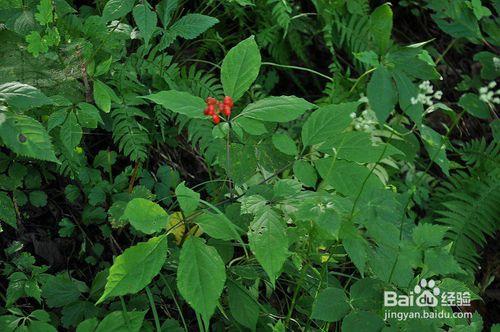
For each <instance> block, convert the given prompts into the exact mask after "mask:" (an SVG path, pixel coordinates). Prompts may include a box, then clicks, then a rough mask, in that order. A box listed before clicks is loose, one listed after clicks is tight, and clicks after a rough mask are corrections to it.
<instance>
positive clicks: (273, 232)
mask: <svg viewBox="0 0 500 332" xmlns="http://www.w3.org/2000/svg"><path fill="white" fill-rule="evenodd" d="M248 242H249V244H250V249H251V250H252V252H253V253H254V255H255V258H257V261H258V262H259V263H260V265H262V267H263V268H264V271H266V273H267V275H268V276H269V279H270V280H271V283H272V284H273V285H274V283H275V281H276V278H277V277H278V276H279V274H280V271H281V268H282V267H283V264H284V263H285V261H286V259H287V257H288V237H287V235H286V229H285V225H284V221H283V220H281V218H280V216H279V215H278V214H277V213H276V212H274V211H273V210H271V209H265V211H264V212H261V213H260V214H258V215H257V216H256V217H255V219H254V220H253V221H252V223H251V224H250V227H249V230H248Z"/></svg>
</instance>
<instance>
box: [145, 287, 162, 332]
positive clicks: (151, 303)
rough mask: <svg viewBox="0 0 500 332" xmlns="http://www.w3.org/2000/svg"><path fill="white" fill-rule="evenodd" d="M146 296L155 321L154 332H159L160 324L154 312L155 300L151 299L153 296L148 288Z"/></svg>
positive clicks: (156, 313)
mask: <svg viewBox="0 0 500 332" xmlns="http://www.w3.org/2000/svg"><path fill="white" fill-rule="evenodd" d="M146 294H147V295H148V300H149V305H150V307H151V311H152V312H153V317H154V319H155V326H156V331H158V332H161V324H160V319H159V318H158V312H157V311H156V305H155V299H154V298H153V294H152V293H151V289H149V286H146Z"/></svg>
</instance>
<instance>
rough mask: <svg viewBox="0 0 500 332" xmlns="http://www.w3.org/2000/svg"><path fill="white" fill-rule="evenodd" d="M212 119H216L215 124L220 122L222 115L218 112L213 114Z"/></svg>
mask: <svg viewBox="0 0 500 332" xmlns="http://www.w3.org/2000/svg"><path fill="white" fill-rule="evenodd" d="M212 120H213V121H214V123H215V124H219V122H220V117H219V116H218V115H217V114H214V115H212Z"/></svg>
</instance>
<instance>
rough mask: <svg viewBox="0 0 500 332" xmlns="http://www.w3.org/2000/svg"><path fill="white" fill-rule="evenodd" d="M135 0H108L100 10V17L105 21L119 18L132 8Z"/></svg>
mask: <svg viewBox="0 0 500 332" xmlns="http://www.w3.org/2000/svg"><path fill="white" fill-rule="evenodd" d="M134 4H135V0H109V1H108V2H106V5H105V6H104V9H103V11H102V18H103V19H104V20H105V21H106V22H109V21H113V20H116V19H119V18H121V17H123V16H125V15H127V14H128V13H130V11H131V10H132V8H133V7H134Z"/></svg>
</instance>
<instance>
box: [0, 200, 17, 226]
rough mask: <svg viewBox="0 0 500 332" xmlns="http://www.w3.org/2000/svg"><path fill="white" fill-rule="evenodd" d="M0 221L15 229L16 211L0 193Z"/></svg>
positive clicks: (9, 201)
mask: <svg viewBox="0 0 500 332" xmlns="http://www.w3.org/2000/svg"><path fill="white" fill-rule="evenodd" d="M0 220H1V221H3V222H4V223H6V224H7V225H10V226H12V227H14V228H15V229H17V218H16V209H15V208H14V203H13V202H12V200H11V199H10V197H9V196H8V195H7V194H6V193H5V192H3V191H0Z"/></svg>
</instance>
